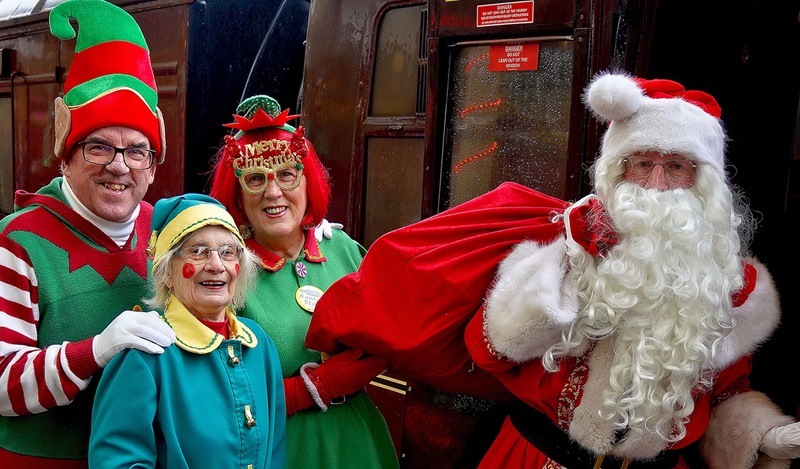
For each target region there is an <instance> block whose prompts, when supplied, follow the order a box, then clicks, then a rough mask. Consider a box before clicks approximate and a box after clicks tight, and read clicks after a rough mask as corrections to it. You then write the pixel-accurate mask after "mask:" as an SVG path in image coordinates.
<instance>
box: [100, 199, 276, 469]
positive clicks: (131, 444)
mask: <svg viewBox="0 0 800 469" xmlns="http://www.w3.org/2000/svg"><path fill="white" fill-rule="evenodd" d="M152 227H153V231H152V237H151V240H150V247H149V250H150V251H151V252H152V253H154V260H153V268H152V274H153V276H152V282H153V284H154V290H155V296H154V297H153V298H152V299H150V300H148V301H147V303H148V304H149V305H150V306H152V307H154V308H158V309H163V313H162V319H163V320H164V321H165V322H166V323H167V324H168V325H169V326H170V327H171V328H172V329H173V330H174V331H175V335H176V336H177V342H176V346H175V347H170V348H168V349H166V350H165V353H164V354H162V355H150V354H147V353H142V352H140V351H138V350H132V351H130V352H128V353H122V354H119V355H117V356H116V357H115V358H114V359H112V360H111V361H110V362H109V363H108V365H107V366H106V369H105V372H104V373H103V375H102V378H101V380H100V383H99V385H98V389H97V397H96V399H95V404H94V409H93V415H92V433H91V438H90V442H89V464H90V466H92V467H103V468H112V467H120V468H121V467H134V466H136V467H140V466H141V467H170V468H198V467H215V468H217V467H219V468H223V467H224V468H228V467H250V468H260V469H266V468H274V467H277V468H282V467H284V466H285V464H286V407H285V401H284V393H283V383H282V377H281V374H280V364H279V362H278V354H277V351H276V349H275V345H274V343H273V342H272V340H271V339H270V338H269V337H268V336H267V335H266V334H265V333H264V331H263V329H261V327H259V326H258V325H257V324H255V323H254V322H252V321H250V320H248V319H239V318H237V317H236V315H235V312H234V305H237V304H241V302H242V300H243V298H244V296H245V293H246V290H247V287H248V285H252V280H253V279H254V275H255V273H256V270H255V269H256V264H255V259H254V256H253V255H252V253H250V252H249V251H248V250H247V249H245V247H244V241H243V240H242V238H241V236H240V235H239V231H238V229H237V228H236V225H235V224H234V222H233V219H231V216H230V215H229V214H228V212H227V211H226V210H225V208H224V207H223V206H222V205H220V204H219V202H217V201H216V200H214V199H212V198H211V197H208V196H205V195H200V194H186V195H183V196H178V197H172V198H169V199H162V200H160V201H158V202H157V203H156V205H155V207H154V211H153V224H152Z"/></svg>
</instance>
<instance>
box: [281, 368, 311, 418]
mask: <svg viewBox="0 0 800 469" xmlns="http://www.w3.org/2000/svg"><path fill="white" fill-rule="evenodd" d="M283 390H284V393H285V394H286V416H287V417H290V416H292V415H294V414H296V413H297V412H300V411H301V410H305V409H308V408H309V407H311V406H313V405H314V404H316V403H315V402H314V398H312V397H311V393H310V392H309V390H308V388H307V387H306V383H305V382H304V381H303V378H302V377H300V376H293V377H291V378H284V379H283Z"/></svg>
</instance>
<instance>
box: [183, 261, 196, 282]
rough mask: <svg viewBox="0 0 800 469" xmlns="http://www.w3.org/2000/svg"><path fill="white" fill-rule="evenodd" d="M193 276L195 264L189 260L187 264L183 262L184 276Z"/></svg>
mask: <svg viewBox="0 0 800 469" xmlns="http://www.w3.org/2000/svg"><path fill="white" fill-rule="evenodd" d="M192 277H194V265H192V264H189V263H188V262H187V263H186V264H183V278H192Z"/></svg>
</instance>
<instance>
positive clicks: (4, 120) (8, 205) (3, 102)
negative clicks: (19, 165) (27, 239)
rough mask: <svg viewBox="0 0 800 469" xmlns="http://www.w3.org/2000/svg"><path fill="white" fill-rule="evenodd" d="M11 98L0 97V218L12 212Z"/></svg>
mask: <svg viewBox="0 0 800 469" xmlns="http://www.w3.org/2000/svg"><path fill="white" fill-rule="evenodd" d="M11 129H12V122H11V97H10V96H0V217H1V216H3V215H7V214H9V213H11V212H12V211H13V210H14V159H13V155H12V149H13V147H12V146H11Z"/></svg>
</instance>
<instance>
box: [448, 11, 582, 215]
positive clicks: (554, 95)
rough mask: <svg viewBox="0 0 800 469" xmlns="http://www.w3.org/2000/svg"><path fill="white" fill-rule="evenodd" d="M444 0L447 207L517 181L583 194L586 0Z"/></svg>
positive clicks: (554, 192)
mask: <svg viewBox="0 0 800 469" xmlns="http://www.w3.org/2000/svg"><path fill="white" fill-rule="evenodd" d="M477 3H485V4H478V5H475V3H474V2H451V1H445V0H441V1H439V2H437V4H436V5H437V7H438V17H437V18H438V23H437V24H436V25H434V27H435V28H436V36H437V37H436V38H435V39H436V41H437V42H438V45H439V49H438V50H439V54H440V56H441V63H442V64H443V65H442V67H441V77H440V79H439V80H438V82H439V83H442V84H444V85H445V86H446V89H443V88H441V85H440V88H438V92H439V93H440V94H441V96H442V99H441V100H440V103H441V105H443V109H441V110H440V115H441V116H442V118H441V124H440V126H439V127H438V128H439V129H441V130H440V133H439V138H438V140H439V142H441V143H440V145H439V146H438V148H437V152H438V155H439V158H438V161H437V163H438V165H439V171H438V175H439V178H438V184H437V190H438V193H437V194H435V200H436V201H437V206H436V210H437V211H441V210H445V209H447V208H450V207H453V206H455V205H457V204H460V203H462V202H465V201H467V200H469V199H472V198H474V197H477V196H479V195H481V194H483V193H485V192H487V191H490V190H492V189H494V188H496V187H497V186H498V185H499V184H500V183H502V182H505V181H513V182H517V183H520V184H523V185H525V186H528V187H531V188H534V189H537V190H540V191H542V192H544V193H547V194H549V195H552V196H555V197H559V198H563V199H570V198H574V197H576V196H577V195H578V191H579V181H580V176H581V173H580V171H581V168H580V155H581V141H582V139H583V126H584V120H583V118H584V116H585V111H584V109H583V106H582V104H581V102H580V91H581V90H582V88H583V86H584V85H585V81H586V79H585V75H586V74H585V67H586V66H587V65H586V64H587V53H588V47H587V46H586V44H587V37H588V35H587V30H586V29H585V28H577V27H574V26H573V25H574V24H580V20H581V18H585V17H586V15H585V14H584V13H582V12H580V10H579V9H580V8H581V7H582V5H583V2H559V3H560V5H558V6H555V5H551V4H554V3H555V2H538V1H537V2H534V1H514V2H504V3H497V2H493V3H489V2H477Z"/></svg>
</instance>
